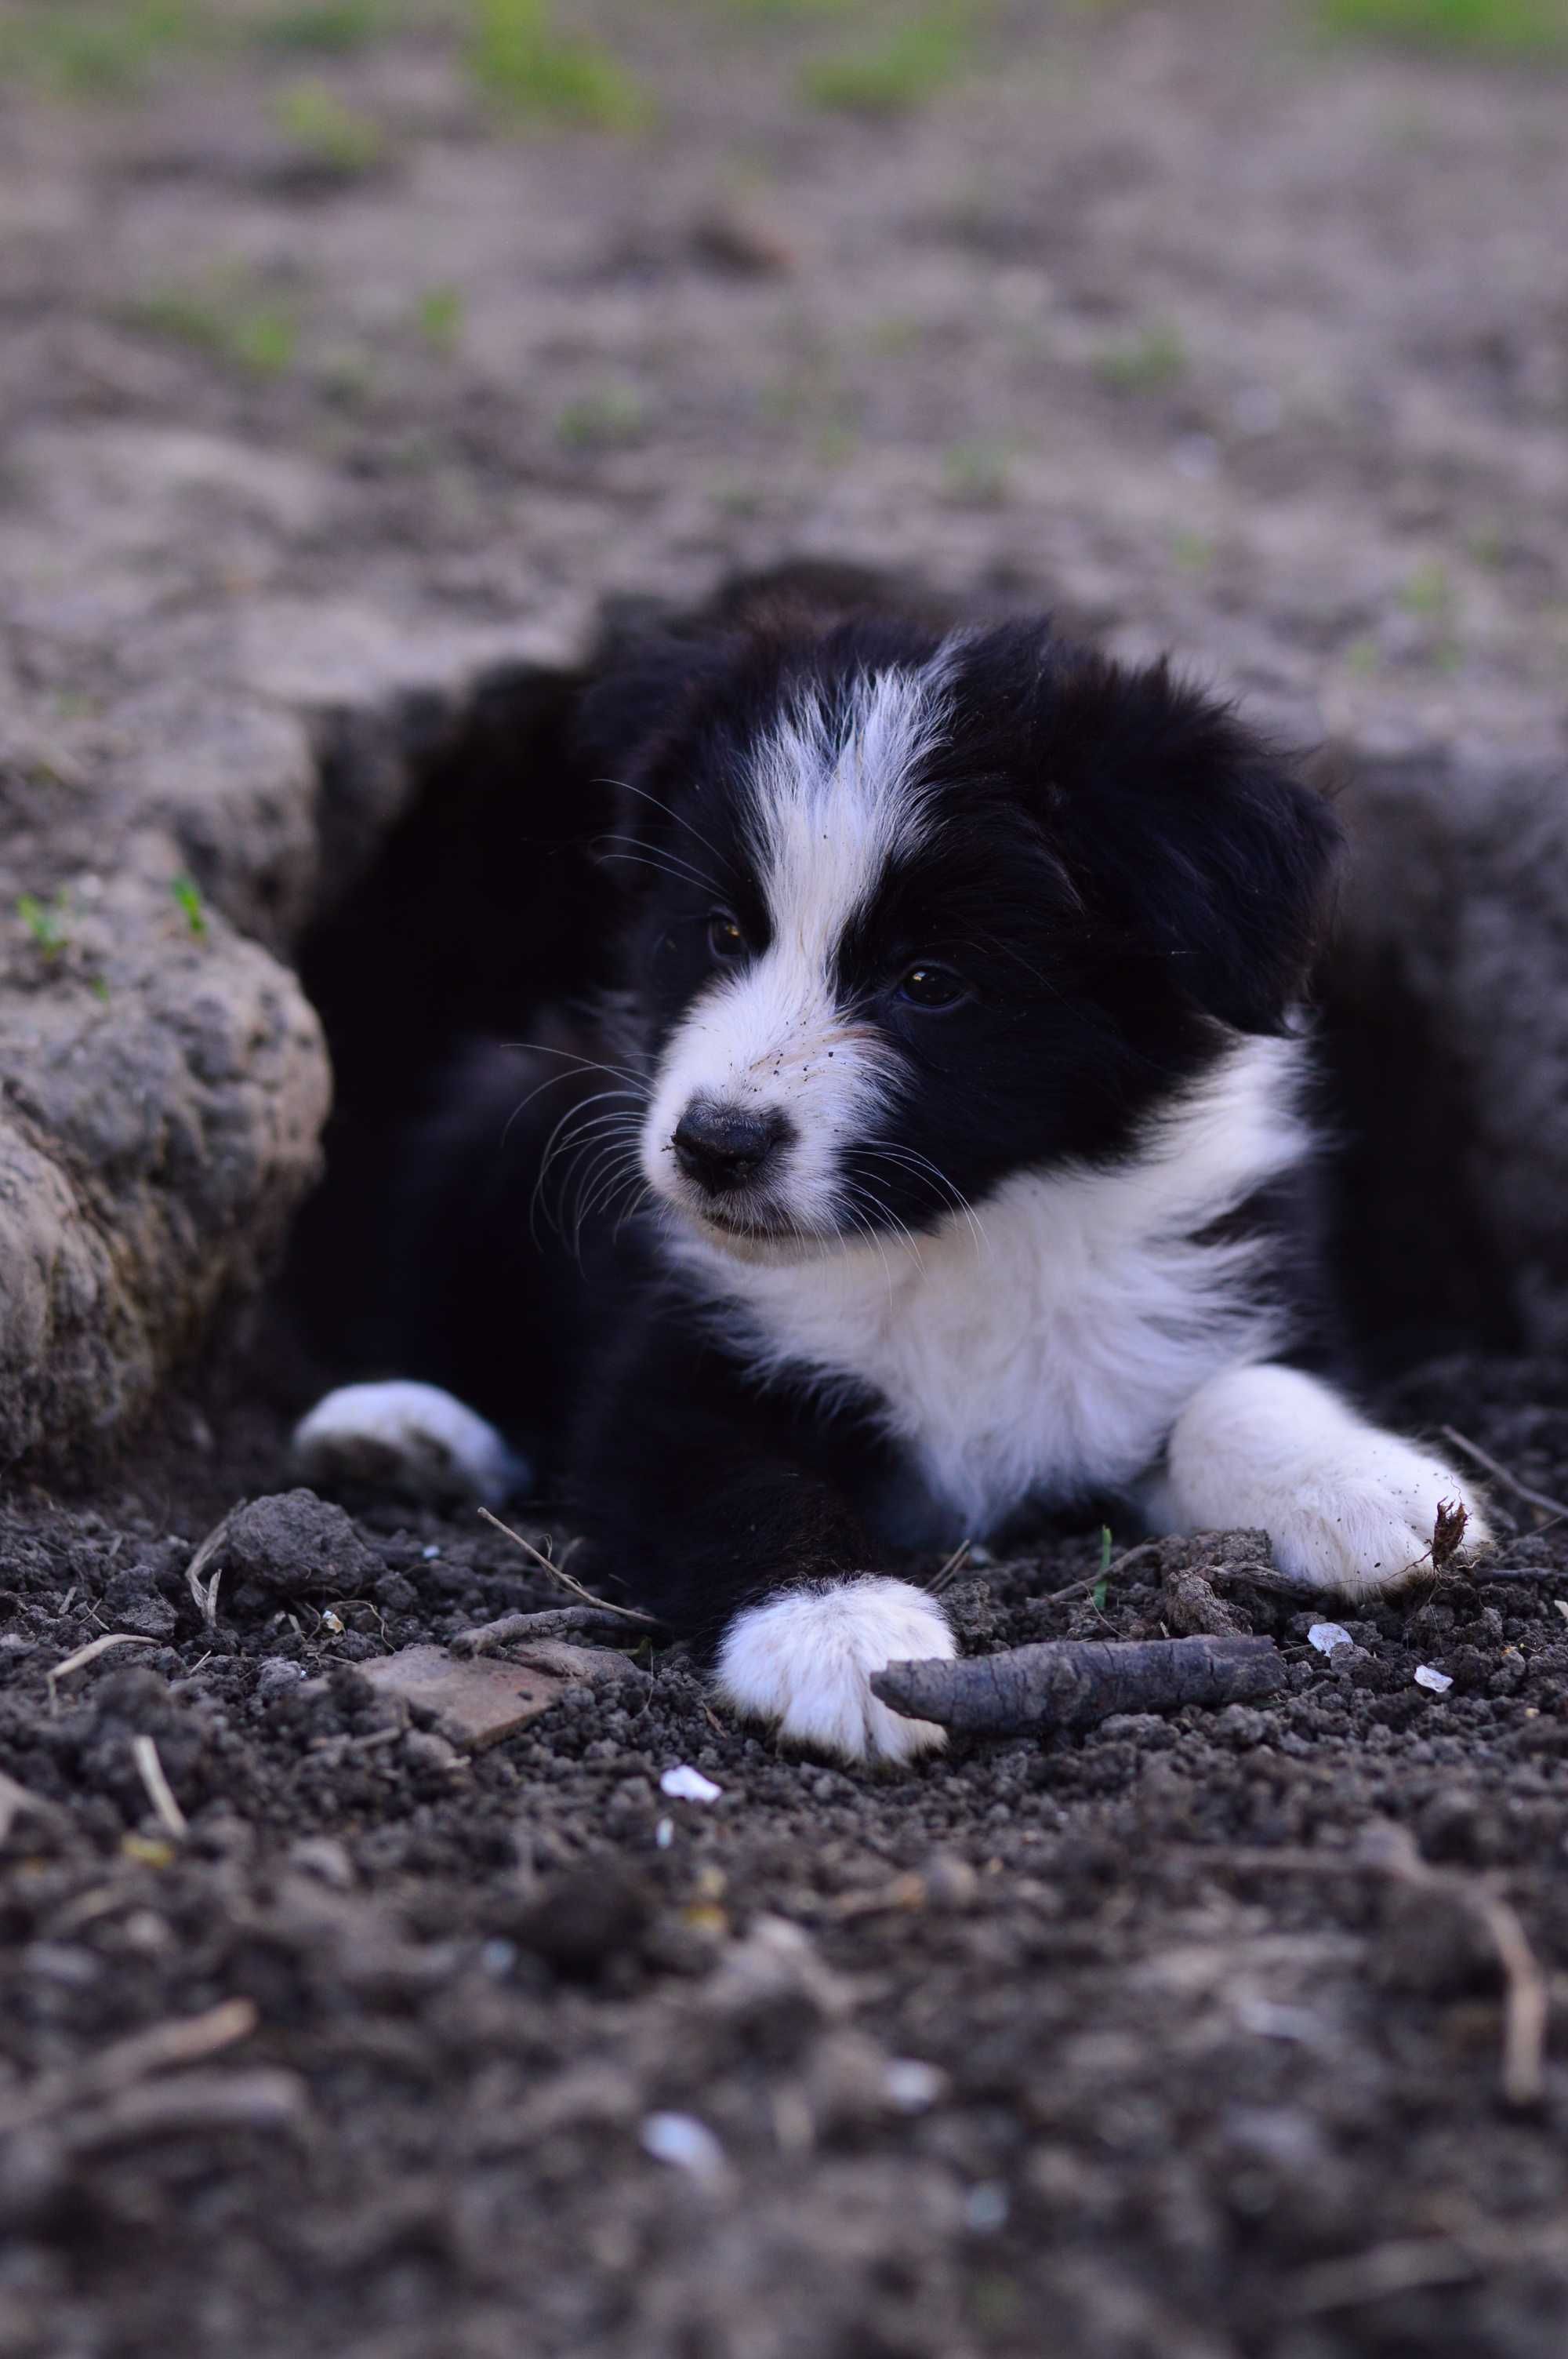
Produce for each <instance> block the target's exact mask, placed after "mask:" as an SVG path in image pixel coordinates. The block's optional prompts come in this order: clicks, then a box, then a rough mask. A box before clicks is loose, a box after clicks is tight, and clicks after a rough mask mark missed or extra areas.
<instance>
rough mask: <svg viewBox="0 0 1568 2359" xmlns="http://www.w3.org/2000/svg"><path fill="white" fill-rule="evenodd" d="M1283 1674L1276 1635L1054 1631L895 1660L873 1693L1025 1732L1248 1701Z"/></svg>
mask: <svg viewBox="0 0 1568 2359" xmlns="http://www.w3.org/2000/svg"><path fill="white" fill-rule="evenodd" d="M1284 1678H1285V1663H1284V1658H1283V1657H1282V1656H1281V1653H1280V1650H1279V1648H1278V1647H1276V1646H1275V1644H1274V1642H1273V1640H1272V1639H1271V1638H1248V1637H1218V1638H1216V1637H1197V1638H1145V1639H1140V1640H1133V1641H1128V1642H1126V1643H1124V1644H1120V1645H1110V1646H1108V1645H1106V1644H1105V1643H1104V1642H1103V1641H1102V1640H1099V1639H1092V1638H1091V1639H1077V1640H1075V1639H1054V1640H1047V1641H1046V1642H1045V1643H1044V1645H1041V1646H1035V1647H1010V1648H1008V1649H1006V1650H1005V1651H1004V1652H1003V1653H1001V1654H997V1655H971V1656H969V1657H968V1659H967V1660H964V1661H960V1662H946V1661H942V1660H940V1659H937V1660H933V1661H929V1662H918V1663H890V1664H889V1665H888V1667H887V1669H885V1670H882V1671H878V1672H875V1673H873V1675H872V1678H871V1693H872V1694H873V1695H875V1696H880V1697H881V1701H882V1702H883V1703H886V1704H891V1705H892V1709H893V1711H894V1712H902V1713H903V1714H904V1715H905V1717H906V1718H908V1719H911V1720H934V1721H936V1722H939V1723H940V1724H941V1725H942V1726H943V1727H945V1728H957V1729H964V1730H968V1731H969V1732H970V1733H972V1734H977V1735H987V1736H1010V1735H1020V1736H1022V1735H1027V1734H1034V1733H1043V1732H1045V1731H1048V1730H1052V1729H1057V1728H1091V1727H1093V1725H1094V1723H1096V1722H1097V1721H1100V1720H1108V1719H1109V1717H1110V1715H1111V1714H1112V1713H1113V1712H1171V1711H1173V1710H1174V1709H1175V1708H1176V1707H1177V1706H1178V1705H1180V1704H1184V1703H1204V1704H1221V1703H1236V1702H1240V1701H1250V1699H1252V1698H1253V1697H1255V1696H1262V1695H1270V1694H1271V1693H1272V1692H1273V1690H1275V1689H1276V1688H1279V1687H1281V1686H1283V1684H1284Z"/></svg>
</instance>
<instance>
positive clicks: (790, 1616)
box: [717, 1574, 956, 1762]
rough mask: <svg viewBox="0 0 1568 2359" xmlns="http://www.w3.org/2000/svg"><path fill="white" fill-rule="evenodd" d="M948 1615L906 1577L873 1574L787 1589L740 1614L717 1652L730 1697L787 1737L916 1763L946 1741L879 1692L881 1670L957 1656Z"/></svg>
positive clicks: (825, 1748)
mask: <svg viewBox="0 0 1568 2359" xmlns="http://www.w3.org/2000/svg"><path fill="white" fill-rule="evenodd" d="M955 1651H956V1650H955V1647H954V1645H953V1633H952V1631H951V1630H950V1629H949V1628H948V1627H947V1620H946V1615H945V1614H944V1613H943V1612H942V1609H941V1607H940V1606H939V1605H938V1604H936V1603H935V1600H934V1599H932V1598H930V1597H927V1596H926V1594H925V1592H924V1591H923V1590H919V1589H914V1588H912V1587H911V1585H910V1583H909V1582H906V1581H891V1580H886V1579H883V1578H882V1577H881V1576H880V1575H876V1574H866V1575H864V1576H862V1577H861V1578H860V1579H858V1580H855V1581H839V1582H832V1583H830V1584H825V1585H824V1586H823V1587H821V1588H818V1589H795V1590H784V1591H781V1592H780V1593H779V1595H778V1596H776V1597H773V1598H770V1599H769V1600H768V1602H767V1603H766V1604H765V1605H753V1606H750V1607H748V1608H747V1610H746V1612H745V1613H743V1614H740V1615H738V1616H737V1618H736V1620H735V1621H734V1623H733V1624H732V1625H730V1632H729V1635H728V1636H727V1637H726V1638H725V1641H724V1644H723V1646H722V1647H721V1648H720V1650H719V1666H718V1675H717V1677H718V1687H719V1694H720V1695H721V1696H722V1697H723V1699H724V1701H726V1702H727V1703H729V1704H731V1705H733V1706H734V1708H735V1710H736V1711H737V1712H745V1713H746V1714H748V1716H749V1717H751V1718H752V1719H754V1720H768V1721H773V1722H776V1723H777V1725H778V1731H779V1734H780V1735H781V1736H784V1737H786V1738H788V1739H789V1740H790V1741H791V1742H792V1743H794V1744H796V1745H811V1746H813V1747H814V1748H815V1749H816V1751H818V1752H821V1753H836V1754H838V1756H839V1758H840V1759H841V1760H844V1761H901V1762H902V1761H913V1760H914V1758H915V1756H916V1755H918V1754H921V1753H930V1752H934V1751H935V1749H936V1747H937V1746H938V1745H945V1744H946V1741H947V1738H946V1730H945V1729H941V1728H938V1727H936V1725H935V1723H933V1722H931V1721H928V1720H903V1719H901V1718H900V1716H899V1714H898V1713H897V1712H890V1711H889V1710H888V1708H887V1706H886V1704H884V1703H881V1702H879V1701H878V1700H877V1698H876V1697H875V1696H874V1695H873V1694H872V1693H871V1673H872V1672H873V1671H880V1670H884V1669H886V1667H887V1665H888V1664H889V1663H897V1662H919V1661H923V1660H925V1659H926V1658H930V1657H931V1656H940V1657H942V1658H944V1660H946V1659H949V1658H951V1657H952V1655H953V1654H954V1652H955Z"/></svg>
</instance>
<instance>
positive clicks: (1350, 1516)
mask: <svg viewBox="0 0 1568 2359" xmlns="http://www.w3.org/2000/svg"><path fill="white" fill-rule="evenodd" d="M1167 1465H1168V1474H1167V1480H1166V1482H1165V1484H1163V1485H1162V1491H1161V1497H1160V1504H1159V1508H1158V1510H1157V1520H1159V1521H1160V1522H1162V1523H1163V1524H1164V1525H1165V1526H1166V1527H1167V1528H1169V1529H1171V1530H1175V1531H1223V1530H1227V1529H1230V1528H1233V1527H1237V1526H1247V1525H1252V1526H1261V1527H1262V1528H1263V1529H1264V1530H1265V1531H1266V1532H1267V1533H1268V1535H1269V1538H1270V1539H1271V1541H1272V1542H1273V1549H1274V1562H1275V1564H1276V1566H1277V1567H1278V1568H1279V1570H1280V1571H1281V1572H1282V1573H1284V1574H1286V1575H1287V1577H1288V1578H1289V1579H1291V1580H1292V1581H1295V1582H1300V1583H1301V1585H1302V1587H1303V1589H1321V1590H1329V1591H1334V1592H1336V1593H1339V1594H1340V1595H1342V1596H1347V1597H1353V1596H1356V1595H1358V1594H1360V1595H1365V1594H1368V1593H1370V1592H1373V1591H1377V1590H1382V1589H1391V1588H1395V1587H1397V1586H1398V1585H1399V1584H1400V1582H1403V1581H1405V1580H1408V1579H1409V1578H1411V1576H1412V1575H1413V1574H1416V1573H1419V1571H1421V1569H1422V1565H1423V1564H1426V1563H1429V1562H1430V1558H1431V1550H1432V1541H1433V1529H1434V1527H1435V1525H1436V1521H1437V1510H1438V1508H1439V1506H1442V1505H1444V1503H1446V1504H1447V1505H1449V1506H1462V1507H1464V1508H1465V1512H1466V1514H1467V1516H1468V1518H1469V1521H1468V1524H1467V1526H1466V1528H1465V1546H1466V1547H1467V1548H1475V1547H1477V1546H1479V1545H1480V1544H1481V1543H1482V1542H1483V1541H1485V1540H1487V1539H1488V1538H1490V1537H1491V1535H1490V1533H1489V1531H1488V1530H1487V1522H1486V1517H1485V1516H1484V1514H1483V1513H1482V1509H1481V1506H1480V1503H1479V1500H1478V1498H1477V1496H1476V1492H1475V1491H1474V1489H1473V1488H1472V1486H1471V1485H1470V1484H1468V1483H1465V1482H1462V1481H1461V1479H1460V1477H1459V1476H1458V1475H1457V1474H1455V1473H1454V1472H1453V1470H1452V1469H1451V1468H1450V1467H1448V1466H1445V1465H1444V1464H1443V1462H1441V1460H1438V1459H1435V1458H1433V1457H1432V1456H1431V1455H1430V1454H1429V1453H1428V1452H1427V1451H1424V1450H1422V1449H1421V1448H1420V1447H1419V1446H1418V1445H1417V1444H1416V1443H1414V1442H1411V1441H1403V1440H1400V1437H1399V1436H1398V1435H1397V1434H1392V1433H1384V1432H1383V1431H1381V1430H1380V1429H1379V1428H1378V1427H1377V1426H1373V1425H1368V1423H1367V1422H1366V1421H1365V1419H1362V1418H1360V1417H1358V1416H1357V1414H1356V1412H1355V1410H1354V1409H1352V1408H1349V1407H1348V1406H1347V1405H1346V1402H1344V1401H1343V1400H1341V1398H1340V1397H1339V1396H1338V1394H1337V1393H1336V1392H1334V1391H1333V1390H1332V1389H1331V1387H1330V1386H1327V1385H1325V1384H1322V1383H1320V1382H1319V1381H1318V1379H1317V1378H1316V1377H1315V1376H1309V1375H1303V1373H1302V1371H1301V1370H1300V1369H1298V1368H1281V1367H1250V1368H1232V1369H1229V1370H1227V1373H1226V1374H1225V1375H1221V1376H1215V1377H1213V1378H1212V1379H1211V1380H1210V1382H1209V1383H1207V1384H1206V1385H1204V1386H1202V1387H1201V1388H1200V1389H1199V1390H1198V1391H1197V1392H1196V1393H1195V1394H1194V1396H1193V1397H1192V1399H1191V1400H1190V1401H1189V1402H1188V1403H1187V1405H1186V1407H1185V1408H1184V1410H1183V1411H1182V1414H1181V1416H1180V1417H1179V1418H1178V1419H1176V1423H1175V1427H1174V1430H1173V1432H1172V1435H1171V1440H1170V1448H1169V1452H1168V1459H1167Z"/></svg>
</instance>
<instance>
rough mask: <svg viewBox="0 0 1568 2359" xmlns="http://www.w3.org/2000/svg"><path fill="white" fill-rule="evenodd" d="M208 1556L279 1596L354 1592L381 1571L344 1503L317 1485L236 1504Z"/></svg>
mask: <svg viewBox="0 0 1568 2359" xmlns="http://www.w3.org/2000/svg"><path fill="white" fill-rule="evenodd" d="M209 1562H211V1563H216V1564H220V1565H222V1568H223V1570H224V1572H225V1574H226V1575H227V1576H228V1578H229V1579H230V1580H232V1582H236V1583H237V1582H242V1581H252V1582H254V1583H255V1584H256V1586H257V1588H258V1589H265V1590H266V1591H268V1592H269V1593H275V1594H277V1595H281V1596H287V1597H297V1596H298V1595H299V1594H300V1593H302V1592H305V1591H315V1592H317V1593H319V1594H322V1595H325V1596H329V1597H352V1596H354V1595H356V1594H360V1593H362V1592H363V1591H364V1590H366V1589H368V1588H369V1586H370V1584H371V1582H373V1581H374V1580H376V1579H377V1578H378V1576H379V1575H380V1573H381V1571H382V1564H381V1560H380V1558H379V1557H377V1556H376V1555H374V1554H373V1552H372V1550H371V1549H368V1548H367V1547H366V1546H365V1544H364V1542H363V1540H362V1539H361V1538H360V1536H359V1534H358V1532H357V1531H355V1529H354V1527H353V1525H352V1523H351V1521H350V1519H349V1517H347V1516H346V1515H345V1514H344V1513H343V1510H342V1509H341V1507H335V1506H332V1505H331V1503H330V1501H329V1500H326V1499H319V1498H318V1497H317V1496H316V1494H315V1492H314V1491H279V1492H276V1493H275V1494H274V1495H271V1496H270V1497H267V1498H265V1499H251V1500H248V1501H246V1502H245V1503H244V1504H243V1506H238V1507H236V1508H235V1509H234V1510H233V1512H232V1514H231V1515H230V1516H229V1517H227V1518H226V1519H225V1522H224V1524H223V1525H222V1538H221V1540H219V1541H218V1544H217V1546H216V1548H215V1549H214V1550H213V1554H212V1556H211V1558H210V1559H209Z"/></svg>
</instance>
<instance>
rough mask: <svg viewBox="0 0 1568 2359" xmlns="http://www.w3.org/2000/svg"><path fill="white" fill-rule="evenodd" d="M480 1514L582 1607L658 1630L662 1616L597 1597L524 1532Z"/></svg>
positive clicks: (484, 1511) (482, 1511) (486, 1511)
mask: <svg viewBox="0 0 1568 2359" xmlns="http://www.w3.org/2000/svg"><path fill="white" fill-rule="evenodd" d="M479 1512H480V1514H481V1516H482V1517H484V1520H485V1522H486V1523H487V1524H493V1525H494V1526H495V1528H496V1530H497V1531H498V1532H504V1533H505V1535H506V1537H507V1538H508V1539H509V1540H513V1541H514V1542H515V1543H516V1545H517V1546H518V1547H519V1548H520V1549H522V1550H523V1551H524V1555H526V1556H531V1557H532V1558H533V1560H534V1561H535V1564H537V1565H538V1566H539V1567H540V1568H541V1570H542V1571H545V1572H547V1573H548V1574H549V1576H550V1579H551V1580H552V1581H554V1582H558V1583H559V1585H560V1587H561V1588H562V1589H565V1590H569V1591H570V1593H571V1594H572V1595H573V1596H574V1597H575V1598H576V1599H577V1600H578V1602H579V1604H582V1605H592V1606H595V1607H597V1608H598V1610H599V1612H600V1614H615V1615H617V1616H618V1617H619V1618H620V1619H621V1620H622V1622H642V1623H644V1624H645V1625H648V1627H650V1628H652V1629H657V1627H658V1622H659V1617H658V1615H657V1614H644V1613H643V1612H642V1611H641V1610H640V1608H639V1607H637V1606H635V1605H612V1604H611V1602H610V1600H609V1598H607V1597H596V1596H595V1595H594V1593H593V1592H592V1590H591V1589H585V1588H584V1587H583V1585H582V1583H581V1582H580V1581H574V1580H573V1579H572V1576H571V1574H570V1573H569V1572H564V1571H562V1570H561V1567H560V1566H559V1565H558V1564H552V1563H551V1562H550V1560H549V1558H548V1557H547V1556H546V1555H545V1553H544V1551H543V1550H542V1549H536V1548H535V1546H534V1543H533V1541H532V1540H525V1539H524V1537H523V1535H522V1533H521V1532H514V1530H513V1528H512V1527H511V1525H510V1524H503V1522H502V1520H501V1517H499V1516H492V1514H491V1512H490V1509H489V1508H488V1507H481V1508H480V1510H479Z"/></svg>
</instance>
